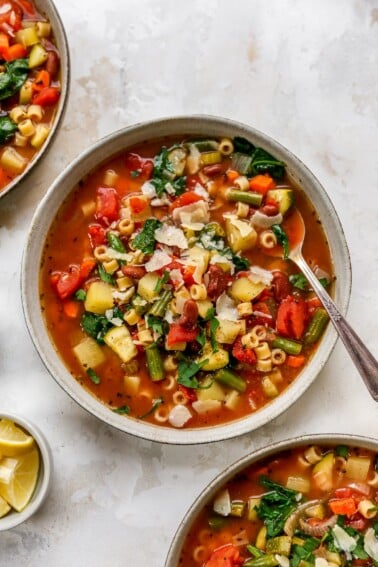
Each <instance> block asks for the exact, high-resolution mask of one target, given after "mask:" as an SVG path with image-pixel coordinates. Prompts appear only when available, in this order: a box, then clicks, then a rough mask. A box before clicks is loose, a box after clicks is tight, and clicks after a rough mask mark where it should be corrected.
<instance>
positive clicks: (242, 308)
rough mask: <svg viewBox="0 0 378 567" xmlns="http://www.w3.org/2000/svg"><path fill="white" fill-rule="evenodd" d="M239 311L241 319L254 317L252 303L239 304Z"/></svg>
mask: <svg viewBox="0 0 378 567" xmlns="http://www.w3.org/2000/svg"><path fill="white" fill-rule="evenodd" d="M237 310H238V313H239V315H240V317H246V316H247V315H252V313H253V306H252V303H251V301H245V302H243V303H239V305H238V306H237Z"/></svg>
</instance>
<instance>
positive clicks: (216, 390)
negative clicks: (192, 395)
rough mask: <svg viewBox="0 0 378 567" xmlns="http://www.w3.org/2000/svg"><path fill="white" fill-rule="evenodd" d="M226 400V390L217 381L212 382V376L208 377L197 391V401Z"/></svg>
mask: <svg viewBox="0 0 378 567" xmlns="http://www.w3.org/2000/svg"><path fill="white" fill-rule="evenodd" d="M225 398H226V392H225V390H224V388H222V386H221V385H220V384H219V382H217V381H216V380H212V379H211V378H210V376H208V377H206V378H205V379H204V380H203V381H202V383H201V388H200V389H199V390H197V399H198V400H201V401H204V400H218V401H220V402H223V400H225Z"/></svg>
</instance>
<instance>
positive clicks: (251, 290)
mask: <svg viewBox="0 0 378 567" xmlns="http://www.w3.org/2000/svg"><path fill="white" fill-rule="evenodd" d="M264 288H265V285H264V284H263V283H261V282H259V283H254V282H252V281H251V280H250V279H249V278H247V277H246V278H238V279H237V280H235V281H234V282H233V284H232V286H231V288H230V295H231V297H232V298H233V299H236V300H237V301H242V302H246V301H252V299H254V298H255V297H257V296H258V295H260V293H261V292H262V290H263V289H264Z"/></svg>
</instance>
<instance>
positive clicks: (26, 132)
mask: <svg viewBox="0 0 378 567" xmlns="http://www.w3.org/2000/svg"><path fill="white" fill-rule="evenodd" d="M18 129H19V131H20V133H21V134H22V135H23V136H25V137H26V138H29V137H30V136H33V135H34V134H35V126H34V124H33V122H32V121H31V120H30V118H25V120H22V121H21V122H19V123H18Z"/></svg>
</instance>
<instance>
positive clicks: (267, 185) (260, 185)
mask: <svg viewBox="0 0 378 567" xmlns="http://www.w3.org/2000/svg"><path fill="white" fill-rule="evenodd" d="M275 186H276V184H275V183H274V181H273V179H272V178H271V177H270V175H267V174H266V175H255V177H252V179H251V180H250V181H249V188H250V189H252V191H257V193H261V194H262V195H265V193H267V192H268V191H269V189H274V187H275Z"/></svg>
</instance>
